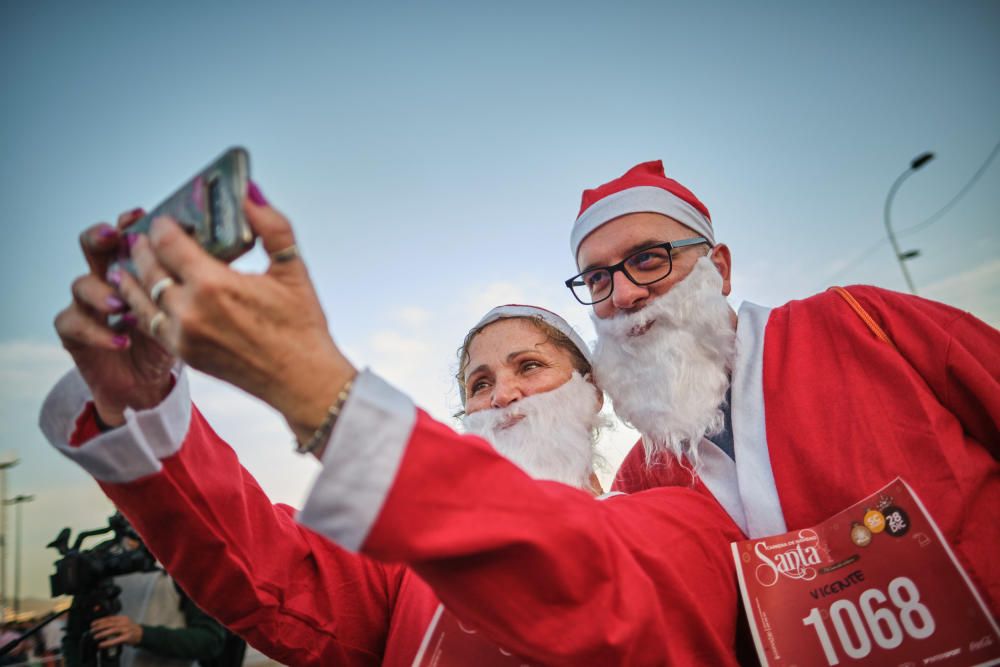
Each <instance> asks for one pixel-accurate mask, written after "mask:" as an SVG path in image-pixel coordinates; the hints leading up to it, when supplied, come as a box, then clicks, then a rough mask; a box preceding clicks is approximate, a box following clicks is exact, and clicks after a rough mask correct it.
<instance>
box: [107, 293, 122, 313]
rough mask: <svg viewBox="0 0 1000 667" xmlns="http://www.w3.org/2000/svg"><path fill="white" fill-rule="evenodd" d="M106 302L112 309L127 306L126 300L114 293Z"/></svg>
mask: <svg viewBox="0 0 1000 667" xmlns="http://www.w3.org/2000/svg"><path fill="white" fill-rule="evenodd" d="M104 302H105V303H107V304H108V308H110V309H111V310H121V309H122V308H124V307H125V302H124V301H122V300H121V299H119V298H118V297H116V296H114V295H112V296H109V297H108V298H107V299H105V300H104Z"/></svg>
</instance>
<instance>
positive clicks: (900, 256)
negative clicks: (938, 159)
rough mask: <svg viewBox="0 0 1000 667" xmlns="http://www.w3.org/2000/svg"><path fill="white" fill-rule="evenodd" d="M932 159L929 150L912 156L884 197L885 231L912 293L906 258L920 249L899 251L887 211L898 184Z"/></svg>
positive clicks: (932, 155)
mask: <svg viewBox="0 0 1000 667" xmlns="http://www.w3.org/2000/svg"><path fill="white" fill-rule="evenodd" d="M933 159H934V153H931V152H930V151H928V152H926V153H921V154H920V155H918V156H917V157H915V158H913V160H911V161H910V166H909V168H907V170H906V171H904V172H903V173H902V174H900V175H899V178H897V179H896V182H895V183H893V184H892V187H891V188H889V194H888V195H886V198H885V231H886V233H887V234H888V235H889V243H891V244H892V251H893V252H894V253H896V261H898V262H899V268H901V269H902V270H903V278H905V279H906V286H907V287H909V288H910V292H911V293H912V294H916V293H917V288H916V287H914V286H913V278H911V277H910V272H909V271H907V270H906V260H908V259H913V258H914V257H916V256H917V255H919V254H920V251H919V250H907V251H906V252H900V250H899V242H898V241H896V234H895V233H894V232H893V231H892V224H891V222H890V218H889V211H890V209H891V208H892V199H893V197H895V196H896V190H898V189H899V186H901V185H902V184H903V181H905V180H906V179H907V178H909V177H910V176H911V175H912V174H913V172H915V171H917V170H918V169H920V168H921V167H923V166H924V165H925V164H927V163H928V162H930V161H931V160H933Z"/></svg>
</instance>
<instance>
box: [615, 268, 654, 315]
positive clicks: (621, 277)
mask: <svg viewBox="0 0 1000 667" xmlns="http://www.w3.org/2000/svg"><path fill="white" fill-rule="evenodd" d="M611 280H612V281H614V282H613V284H614V291H613V292H612V293H611V303H613V304H614V306H615V308H618V309H620V310H632V309H633V308H635V307H636V306H638V305H639V304H640V303H641V302H642V301H643V300H645V299H646V297H648V296H649V288H648V287H643V286H641V285H636V284H635V283H634V282H632V281H631V280H629V279H628V277H627V276H626V275H625V273H624V272H623V271H616V272H615V274H614V276H612V278H611Z"/></svg>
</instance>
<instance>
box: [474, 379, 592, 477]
mask: <svg viewBox="0 0 1000 667" xmlns="http://www.w3.org/2000/svg"><path fill="white" fill-rule="evenodd" d="M602 419H603V418H602V417H601V416H600V405H599V404H598V393H597V390H596V389H595V387H594V385H593V384H591V383H590V382H587V381H586V380H585V379H584V378H583V377H581V375H580V374H579V373H577V372H576V371H574V372H573V376H572V377H571V378H570V379H569V380H568V381H567V382H566V383H565V384H563V385H562V386H561V387H558V388H556V389H553V390H552V391H547V392H545V393H543V394H534V395H532V396H528V397H526V398H522V399H521V400H519V401H515V402H514V403H512V404H510V405H508V406H507V407H505V408H491V409H488V410H479V411H478V412H473V413H472V414H468V415H465V416H464V417H463V418H462V424H463V426H464V427H465V430H466V432H467V433H473V434H476V435H479V436H481V437H483V438H484V439H486V440H487V441H488V442H490V443H491V444H492V445H493V447H494V448H495V449H496V450H497V451H498V452H499V453H500V454H503V455H504V456H505V457H507V458H508V459H509V460H510V461H511V462H512V463H514V464H515V465H516V466H517V467H519V468H520V469H521V470H523V471H524V472H526V473H527V474H528V475H530V476H531V477H533V478H535V479H547V480H553V481H556V482H562V483H563V484H569V485H570V486H575V487H577V488H580V489H587V488H590V475H591V474H592V473H593V471H594V462H595V457H596V454H595V451H594V446H595V443H596V435H597V429H598V427H599V426H600V425H601V422H602Z"/></svg>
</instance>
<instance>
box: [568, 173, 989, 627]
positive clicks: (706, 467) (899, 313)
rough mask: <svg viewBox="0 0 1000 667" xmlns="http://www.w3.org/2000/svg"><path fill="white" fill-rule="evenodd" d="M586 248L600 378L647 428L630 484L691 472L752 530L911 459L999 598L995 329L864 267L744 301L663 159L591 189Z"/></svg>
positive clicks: (576, 249)
mask: <svg viewBox="0 0 1000 667" xmlns="http://www.w3.org/2000/svg"><path fill="white" fill-rule="evenodd" d="M571 249H572V252H573V256H574V260H575V261H576V264H577V268H578V271H580V273H579V274H578V275H576V276H574V277H573V278H570V279H569V280H567V281H566V284H567V286H568V287H569V288H570V289H571V290H572V291H573V293H574V295H576V297H577V299H578V300H579V301H581V302H582V303H584V304H587V305H590V304H592V305H593V319H594V323H595V326H596V329H597V333H598V343H597V346H596V349H595V353H594V354H595V361H594V366H595V373H596V376H597V379H598V382H599V383H600V384H601V386H602V387H603V388H604V390H605V391H606V392H607V393H608V396H609V397H610V398H611V399H612V401H613V403H614V408H615V411H616V413H617V414H618V415H619V416H620V417H621V418H622V419H623V420H625V421H626V422H628V423H630V424H631V425H633V426H634V427H635V428H636V429H637V430H638V431H639V432H640V433H641V435H642V437H641V440H640V442H639V443H637V444H636V446H635V447H634V448H633V450H632V451H631V453H630V454H629V455H628V456H627V458H626V459H625V461H624V463H623V464H622V466H621V468H620V470H619V472H618V474H617V477H616V480H615V484H614V488H615V489H619V490H623V491H628V492H637V491H641V490H644V489H651V488H660V487H663V486H671V485H678V486H689V485H691V484H692V483H693V484H694V487H695V488H696V489H697V490H699V491H700V492H702V493H705V494H706V495H711V496H713V497H714V498H715V499H717V500H718V501H719V503H720V504H721V505H722V506H723V507H725V509H726V511H727V512H728V513H729V515H730V516H731V517H732V518H733V520H734V521H735V522H736V523H737V524H738V525H739V526H740V527H741V528H742V529H743V531H744V532H745V533H746V534H747V535H748V536H749V537H752V538H756V537H763V536H769V535H774V534H780V533H783V532H785V531H788V530H795V529H799V528H804V527H808V526H812V525H815V524H817V523H819V522H820V521H822V520H824V519H826V518H827V517H829V516H831V515H833V514H835V513H836V512H839V511H841V510H843V509H845V508H847V507H849V506H850V505H852V504H854V503H855V502H857V501H858V500H859V499H861V498H863V497H865V496H867V495H869V494H871V493H873V492H874V491H876V490H878V489H879V488H881V487H882V486H884V485H885V484H886V483H888V482H890V481H891V480H892V479H893V478H895V477H897V476H899V477H902V478H903V480H904V481H906V482H907V483H908V484H910V486H911V487H912V488H913V489H914V491H915V492H916V494H917V496H918V497H919V498H920V499H921V500H922V501H923V502H924V503H925V505H926V507H927V509H928V511H929V513H930V515H931V516H932V517H933V519H934V520H935V521H936V522H937V523H938V525H939V526H940V528H941V529H942V531H943V532H944V535H945V537H946V538H947V540H948V542H949V543H950V544H951V546H952V547H953V548H954V550H955V551H956V553H957V556H958V559H959V560H960V562H961V563H962V564H963V566H964V567H965V569H966V570H967V572H968V573H969V575H970V576H971V578H972V580H973V582H974V583H975V585H976V587H977V589H978V590H979V591H980V592H981V593H983V594H984V595H985V597H986V598H987V604H988V605H989V607H990V608H991V610H992V612H993V614H997V613H998V612H1000V558H997V554H998V553H1000V522H997V521H996V518H995V511H994V510H995V508H997V507H1000V462H998V458H1000V426H998V425H1000V334H998V332H997V331H996V330H995V329H993V328H991V327H989V326H988V325H986V324H984V323H983V322H981V321H979V320H977V319H976V318H975V317H973V316H972V315H970V314H969V313H965V312H962V311H959V310H956V309H954V308H951V307H949V306H946V305H943V304H940V303H936V302H933V301H929V300H927V299H922V298H918V297H916V296H909V295H904V294H899V293H896V292H892V291H889V290H885V289H879V288H875V287H870V286H860V285H858V286H852V287H849V288H847V289H846V290H842V289H833V290H831V291H827V292H824V293H822V294H818V295H816V296H813V297H810V298H807V299H803V300H800V301H792V302H790V303H787V304H784V305H782V306H778V307H775V308H765V307H762V306H758V305H754V304H752V303H744V304H743V305H742V306H741V307H740V309H739V312H738V313H737V312H735V311H733V310H732V308H730V306H729V305H728V303H727V301H726V296H727V295H728V294H729V293H730V288H731V284H730V271H731V267H732V257H731V253H730V251H729V249H728V248H727V247H726V246H725V245H724V244H721V243H717V242H716V240H715V235H714V229H713V226H712V222H711V218H710V217H709V212H708V209H707V208H706V207H705V205H704V204H702V202H701V201H699V200H698V199H697V197H695V195H694V194H693V193H692V192H691V191H690V190H688V189H687V188H685V187H684V186H682V185H681V184H679V183H678V182H677V181H674V180H672V179H669V178H667V177H666V176H665V174H664V171H663V165H662V163H661V162H659V161H656V162H647V163H644V164H640V165H637V166H636V167H634V168H632V169H630V170H629V171H628V172H626V173H625V174H624V175H623V176H621V177H619V178H616V179H615V180H613V181H611V182H609V183H606V184H604V185H602V186H600V187H598V188H595V189H592V190H587V191H586V192H584V194H583V201H582V205H581V207H580V213H579V216H578V217H577V219H576V223H575V224H574V226H573V230H572V235H571Z"/></svg>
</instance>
